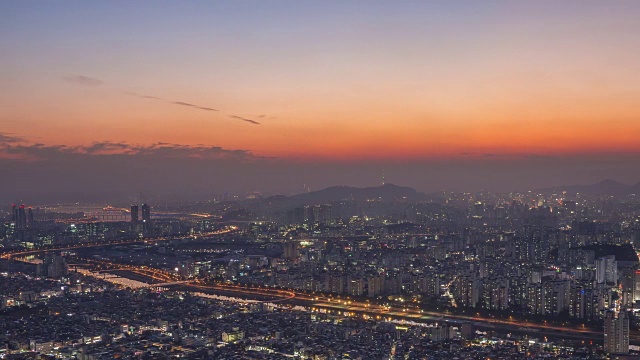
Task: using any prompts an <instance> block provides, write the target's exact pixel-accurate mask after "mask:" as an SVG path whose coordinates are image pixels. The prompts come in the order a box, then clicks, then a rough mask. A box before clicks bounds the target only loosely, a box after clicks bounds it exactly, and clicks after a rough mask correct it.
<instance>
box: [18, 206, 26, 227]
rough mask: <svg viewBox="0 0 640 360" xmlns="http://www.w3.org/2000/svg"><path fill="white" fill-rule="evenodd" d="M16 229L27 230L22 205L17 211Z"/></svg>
mask: <svg viewBox="0 0 640 360" xmlns="http://www.w3.org/2000/svg"><path fill="white" fill-rule="evenodd" d="M16 223H17V227H18V229H20V230H24V229H26V228H27V214H26V213H25V211H24V204H23V205H20V209H18V220H17V221H16Z"/></svg>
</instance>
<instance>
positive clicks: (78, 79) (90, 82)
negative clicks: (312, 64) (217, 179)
mask: <svg viewBox="0 0 640 360" xmlns="http://www.w3.org/2000/svg"><path fill="white" fill-rule="evenodd" d="M62 79H63V80H64V81H66V82H68V83H71V84H76V85H81V86H93V87H95V86H99V85H102V84H104V81H102V80H99V79H95V78H92V77H89V76H84V75H72V76H65V77H63V78H62ZM124 93H125V94H127V95H132V96H136V97H139V98H141V99H149V100H157V101H162V102H165V103H168V104H173V105H179V106H185V107H190V108H194V109H198V110H203V111H220V110H218V109H215V108H212V107H208V106H201V105H198V104H193V103H189V102H185V101H177V100H170V99H165V98H161V97H159V96H153V95H146V94H138V93H133V92H124ZM227 115H228V116H229V117H230V118H232V119H236V120H240V121H244V122H247V123H250V124H253V125H260V122H258V121H256V120H252V119H249V118H245V117H242V116H238V115H230V114H227ZM264 117H266V115H258V118H264ZM0 141H1V138H0Z"/></svg>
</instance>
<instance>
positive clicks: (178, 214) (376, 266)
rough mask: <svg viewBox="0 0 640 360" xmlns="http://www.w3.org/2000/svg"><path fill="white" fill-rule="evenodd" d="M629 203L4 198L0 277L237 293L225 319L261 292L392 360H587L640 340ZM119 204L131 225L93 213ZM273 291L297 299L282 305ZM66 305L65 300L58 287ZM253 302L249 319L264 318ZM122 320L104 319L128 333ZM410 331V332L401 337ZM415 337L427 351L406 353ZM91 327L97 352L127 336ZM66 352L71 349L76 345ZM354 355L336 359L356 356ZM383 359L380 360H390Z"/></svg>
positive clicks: (462, 197)
mask: <svg viewBox="0 0 640 360" xmlns="http://www.w3.org/2000/svg"><path fill="white" fill-rule="evenodd" d="M639 204H640V201H638V199H637V198H636V196H635V194H629V195H623V196H609V195H600V194H589V193H588V192H583V193H580V194H577V193H570V192H565V191H556V190H552V191H543V192H537V193H535V192H525V193H509V194H494V193H486V192H482V193H434V194H422V193H419V192H417V191H415V190H413V189H410V188H406V187H400V186H396V185H392V184H385V185H383V186H379V187H373V188H366V189H361V188H345V187H334V188H329V189H326V190H322V191H319V192H309V193H305V194H301V195H295V196H290V197H283V196H279V197H273V198H270V197H260V196H255V194H253V193H252V194H249V195H247V196H246V199H242V198H236V199H235V200H232V201H229V200H224V201H222V200H213V201H205V202H200V203H190V204H178V205H175V204H174V205H171V204H164V205H163V204H157V205H155V206H154V208H155V209H156V210H155V211H154V213H153V214H152V213H151V211H150V209H151V206H150V205H149V204H143V205H142V212H141V217H140V220H139V221H138V215H137V211H138V207H137V205H133V206H130V208H119V207H118V206H115V205H113V206H101V207H99V206H94V207H91V206H86V207H85V208H84V210H85V211H81V212H78V211H77V210H79V209H80V208H79V207H78V206H76V205H74V206H60V205H58V206H55V207H53V206H41V205H39V206H32V207H31V208H33V209H34V210H33V211H31V212H27V211H24V214H25V215H24V217H25V218H26V219H28V220H22V219H23V215H21V214H22V212H21V211H20V207H17V206H15V207H14V206H11V207H9V209H8V210H9V211H8V212H7V216H6V218H5V219H6V220H5V223H4V226H3V227H2V229H3V232H2V242H1V244H2V249H3V251H4V252H5V253H6V255H4V256H3V259H2V260H0V271H3V272H4V274H5V276H9V278H14V277H16V276H30V277H32V279H35V280H34V281H36V282H37V281H38V280H37V279H47V281H56V282H60V283H61V284H63V288H64V286H72V285H73V286H75V285H74V281H75V280H74V279H81V280H80V282H77V284H81V283H83V282H86V281H89V279H91V278H94V279H96V280H95V281H99V282H102V283H104V284H109V285H108V287H116V288H120V289H121V290H119V291H125V292H128V294H129V295H127V296H131V297H132V299H137V298H139V296H140V295H139V292H140V291H143V292H144V291H146V290H147V289H149V287H151V289H154V288H158V289H162V290H163V291H164V293H165V294H166V296H169V297H173V296H183V295H180V294H189V296H195V298H193V299H194V301H196V303H197V302H198V301H197V300H196V299H197V297H198V296H200V295H197V294H198V293H200V292H201V291H205V292H208V293H210V294H211V296H218V295H220V296H229V297H230V298H232V299H233V300H229V301H231V302H230V303H229V305H225V304H226V303H225V301H223V302H222V303H220V304H219V305H218V306H221V309H222V310H221V311H226V310H223V309H225V308H226V307H227V306H231V308H233V307H234V306H237V305H232V304H251V301H255V300H256V299H257V300H258V301H266V302H265V304H266V303H270V301H271V300H269V299H272V301H276V300H278V301H276V302H274V303H273V304H272V305H268V306H270V307H271V308H270V309H271V310H269V311H270V312H271V313H272V312H273V311H274V309H277V310H276V312H283V313H282V316H285V317H286V316H288V315H286V314H287V313H288V312H291V314H292V315H291V316H294V314H297V315H295V316H296V317H298V320H296V321H298V322H300V324H302V323H303V320H302V319H307V320H304V321H311V323H310V324H312V323H313V321H321V322H322V321H330V322H333V323H336V321H338V322H337V323H340V324H347V323H349V324H351V322H353V321H356V323H352V325H353V326H356V327H355V330H354V329H352V328H351V327H349V326H352V325H349V326H347V327H346V328H344V329H342V330H339V331H338V333H342V332H343V331H346V332H347V333H349V334H351V335H353V336H360V335H356V334H360V331H362V330H358V329H366V328H367V327H368V326H374V325H373V324H378V323H379V325H375V327H378V326H382V328H384V326H388V329H391V330H390V331H391V333H389V334H390V335H389V336H390V337H389V338H388V339H389V340H390V341H391V342H390V343H389V344H390V346H391V347H390V348H384V347H383V348H380V349H382V350H381V351H382V353H387V352H388V354H392V353H393V352H394V351H395V352H396V353H397V354H400V353H402V354H405V355H406V354H413V353H415V354H423V355H425V356H427V355H428V354H430V353H431V352H434V351H441V352H443V351H444V352H446V351H449V350H445V348H443V347H442V346H441V344H442V342H444V343H447V344H451V345H448V346H449V347H448V349H451V346H454V345H453V344H455V348H456V349H457V350H456V351H467V350H464V349H466V347H469V346H471V347H473V348H474V349H476V350H477V351H480V352H482V351H489V353H493V352H496V351H497V353H495V354H503V355H502V356H503V358H509V357H510V356H516V357H519V356H520V355H523V356H524V355H525V353H528V354H532V353H535V354H539V355H540V356H548V355H549V354H551V355H553V356H560V355H562V356H565V357H566V358H572V357H575V358H580V357H581V356H582V355H579V354H581V353H582V352H584V351H586V353H588V354H590V355H589V356H591V357H593V356H596V357H597V356H614V357H615V356H617V357H620V356H627V357H628V356H629V355H628V354H629V353H630V352H631V353H632V354H633V353H635V352H634V351H635V350H634V349H638V348H637V347H636V346H638V345H640V336H638V333H637V331H638V330H637V329H638V328H637V315H636V314H637V311H638V309H639V308H640V305H639V304H640V264H639V261H638V255H637V252H636V248H637V246H638V245H640V225H639V224H640V206H639ZM22 208H23V209H26V208H27V207H26V206H25V207H22ZM113 211H123V212H125V213H127V214H128V216H124V217H123V216H118V217H107V216H103V215H102V212H108V213H111V212H113ZM27 214H33V215H32V218H31V217H30V216H29V215H27ZM29 219H30V220H29ZM121 219H122V220H121ZM21 222H22V223H25V222H26V224H27V225H28V226H25V227H24V228H25V229H24V230H25V231H19V230H20V229H22V228H23V226H21V225H20V223H21ZM96 245H98V246H96ZM56 248H57V249H59V250H53V251H46V252H44V251H42V250H46V249H56ZM40 249H42V250H40ZM25 251H27V252H26V253H25ZM29 251H30V252H29ZM20 254H24V255H20ZM29 254H32V255H29ZM20 274H25V275H20ZM79 276H81V277H79ZM89 283H90V281H89ZM154 283H155V284H164V285H153V284H154ZM34 284H35V283H34ZM65 284H66V285H65ZM154 286H155V287H154ZM198 286H200V287H202V288H201V289H200V288H198ZM220 286H240V288H238V289H254V290H238V289H236V288H220ZM103 289H104V285H103ZM198 289H200V290H198ZM234 289H235V290H234ZM234 291H235V292H234ZM239 291H240V293H238V292H239ZM247 291H249V292H247ZM277 291H285V292H287V291H288V293H286V294H291V295H290V296H289V295H287V296H286V299H280V298H279V296H280V295H279V293H277ZM31 292H33V294H32V293H31ZM15 294H16V295H11V296H8V297H7V296H5V297H4V300H2V301H3V304H4V307H5V310H4V311H5V313H6V314H7V316H13V315H11V314H13V313H14V311H17V312H16V313H15V314H20V312H19V311H20V310H19V309H21V308H22V307H24V306H27V307H33V306H35V305H34V304H36V303H43V304H47V303H48V302H49V300H47V299H48V298H47V297H44V298H43V297H42V296H41V295H38V294H39V293H38V292H37V291H36V290H34V288H30V287H25V288H23V289H21V292H18V293H15ZM20 294H22V295H20ZM25 294H31V295H25ZM46 294H48V293H46ZM123 294H124V293H123ZM136 294H138V295H136ZM314 294H315V295H314ZM59 296H63V297H67V296H69V295H68V293H67V291H63V292H61V293H59ZM82 296H85V295H82ZM270 296H271V298H270ZM274 296H275V297H274ZM24 299H26V301H25V300H24ZM33 301H35V303H33ZM136 301H137V300H136ZM273 306H275V308H273ZM13 309H15V310H13ZM260 309H261V310H260V311H258V312H257V313H256V315H255V316H258V315H257V314H262V313H263V311H264V308H260ZM251 311H253V310H251ZM269 311H268V312H267V313H269ZM317 311H322V312H321V314H325V315H322V316H329V317H328V318H326V319H325V320H318V319H321V318H322V317H321V318H318V315H314V314H316V313H317ZM250 313H252V312H250ZM304 313H306V314H307V315H304V316H303V315H302V314H304ZM251 316H254V315H251ZM260 316H262V315H260ZM273 316H275V315H273ZM300 316H303V317H302V318H300ZM305 316H306V317H305ZM309 316H310V317H309ZM313 319H316V320H313ZM328 319H333V320H328ZM110 321H112V322H113V321H114V320H110ZM154 321H155V323H151V324H150V325H149V324H148V325H145V326H151V327H150V328H149V329H158V325H156V324H157V323H158V321H160V320H157V319H156V320H154ZM162 321H164V320H162ZM184 321H186V319H185V320H184ZM184 321H183V325H182V326H183V327H184V326H185V323H184ZM252 321H253V320H252ZM256 321H257V320H256ZM344 321H348V322H346V323H344ZM362 321H364V322H363V323H361V324H360V325H355V324H357V323H358V322H362ZM120 322H122V321H115V323H114V326H115V325H117V326H118V327H122V326H124V325H125V324H124V323H120ZM337 323H336V324H337ZM520 323H526V324H527V325H526V326H525V327H524V328H523V327H522V326H518V324H520ZM365 324H369V325H366V326H365ZM384 324H387V325H384ZM126 325H127V326H129V324H126ZM211 326H213V327H206V328H198V327H194V328H192V331H195V332H196V333H197V334H200V333H201V334H208V333H209V332H210V331H211V330H212V329H222V330H224V331H223V332H222V333H219V335H216V336H217V337H218V340H216V342H215V343H216V344H217V341H220V342H221V343H222V344H245V347H244V348H243V349H244V350H243V351H248V350H247V349H254V350H250V351H267V352H268V353H271V354H272V355H273V354H276V353H277V352H278V351H281V352H282V351H283V350H282V349H281V350H276V348H274V347H273V346H272V345H273V344H272V343H270V345H267V344H266V343H263V344H261V345H256V344H255V339H257V338H256V337H255V336H252V335H250V333H251V330H250V329H249V328H246V327H245V328H243V327H239V326H237V324H235V325H234V324H233V323H231V324H229V326H228V327H226V325H225V326H222V325H220V326H222V327H220V326H217V325H211ZM308 326H312V325H308ZM337 326H338V327H340V326H345V325H337ZM362 326H365V327H364V328H361V327H362ZM406 326H408V328H407V329H408V330H398V329H399V328H403V327H406ZM312 327H313V326H312ZM413 327H416V328H415V329H414V328H413ZM393 328H395V329H396V330H392V329H393ZM336 329H337V328H336ZM349 329H351V330H349ZM153 331H157V330H153ZM270 331H272V332H270V333H269V334H271V335H270V336H273V332H280V334H281V335H280V336H281V337H280V339H281V340H280V341H282V340H283V339H285V338H286V337H282V334H283V333H286V331H287V326H285V327H282V328H278V327H276V328H274V329H273V330H270ZM304 331H312V330H310V328H307V330H304ZM323 331H324V330H323ZM332 331H333V330H332ZM366 331H369V330H366ZM366 331H365V333H366ZM405 331H406V332H405ZM425 331H427V334H429V335H426V339H428V340H427V343H428V344H427V345H426V346H425V345H421V346H420V347H416V344H417V343H416V341H418V340H417V339H424V338H425V335H424V334H425V333H424V332H425ZM327 334H329V333H327ZM363 334H364V333H363ZM391 334H393V335H391ZM403 334H406V335H403ZM489 334H490V336H491V337H488V336H489ZM99 335H100V336H101V339H102V340H100V341H103V342H104V341H106V343H112V342H113V341H118V342H121V341H122V339H121V338H120V340H116V338H110V340H108V341H107V340H105V335H106V334H105V333H101V334H99ZM351 335H350V336H351ZM95 336H98V335H95ZM195 336H196V337H198V336H201V335H195ZM332 336H338V335H337V334H336V335H332ZM342 336H346V335H339V336H338V338H341V337H342ZM367 336H370V335H367ZM373 336H377V335H373ZM384 336H387V335H384ZM415 336H418V337H417V338H414V337H415ZM174 337H175V336H174ZM267 338H269V337H267ZM267 338H265V339H267ZM405 338H406V341H409V342H410V343H412V344H413V345H411V346H409V347H408V348H407V350H406V351H408V352H405V350H404V346H406V345H402V346H400V341H401V339H405ZM247 339H253V340H251V341H249V340H247ZM412 339H413V340H412ZM489 339H500V340H499V344H502V345H500V346H507V347H505V348H501V347H500V346H498V347H496V344H493V345H491V347H490V348H489V347H488V346H489V345H488V343H486V342H485V341H488V340H489ZM528 339H536V340H534V341H535V342H533V343H532V342H530V340H528ZM540 339H542V340H540ZM31 340H33V339H27V338H14V340H12V341H18V343H19V342H20V341H24V342H25V343H26V342H29V341H31ZM38 341H45V342H46V341H61V340H60V339H58V340H56V339H44V338H43V339H41V340H36V344H37V343H38ZM404 341H405V340H402V342H404ZM420 341H423V340H420ZM537 341H542V343H541V344H540V345H539V346H540V348H539V349H538V350H532V348H531V346H533V345H531V344H534V345H535V346H538V345H536V344H538V343H537ZM81 343H82V342H81ZM106 343H105V344H106ZM525 343H527V344H528V345H527V347H526V348H525V346H524V344H525ZM75 344H76V345H72V346H71V347H72V348H77V347H78V346H80V345H79V343H75ZM99 344H100V342H95V341H94V344H93V345H91V348H93V349H100V346H101V345H99ZM195 344H196V345H195V346H194V348H193V349H192V350H194V353H197V352H198V349H203V350H204V349H205V348H207V349H208V350H207V353H208V354H209V355H207V356H211V355H210V354H213V353H216V351H219V350H215V351H214V352H213V353H211V351H213V350H212V349H211V348H208V345H206V344H200V343H198V342H196V343H195ZM198 344H199V345H198ZM250 344H252V345H250ZM354 344H355V343H354ZM393 344H395V345H393ZM507 344H510V345H507ZM163 346H164V345H163ZM171 346H172V347H170V348H175V346H176V345H175V344H174V345H171ZM212 346H213V345H212ZM394 346H395V348H394ZM80 347H82V346H80ZM32 348H33V346H31V347H30V351H33V349H32ZM162 348H163V347H162V346H160V348H159V351H162V350H161V349H162ZM214 348H220V347H219V345H215V346H214ZM400 348H402V349H403V350H400ZM436 348H437V349H438V350H436ZM36 349H37V346H36ZM227 349H229V348H228V347H227ZM234 349H235V350H234V351H240V350H239V348H234ZM255 349H258V350H255ZM259 349H263V350H259ZM264 349H270V350H264ZM348 349H349V348H345V349H344V351H346V352H350V351H353V349H352V350H348ZM392 349H395V350H392ZM410 349H413V350H410ZM417 349H422V350H417ZM272 350H273V352H271V351H272ZM372 350H373V349H372ZM469 350H470V349H469ZM5 351H7V352H11V353H16V352H17V353H21V352H24V351H26V348H22V347H20V346H18V345H15V346H14V345H11V346H5ZM287 351H291V350H287ZM287 351H283V354H288V355H291V356H298V357H301V358H304V357H305V356H307V355H309V354H308V353H305V351H306V350H305V351H300V350H294V351H293V352H287ZM341 351H342V350H341ZM421 351H423V352H421ZM72 352H73V350H72ZM444 352H443V353H442V354H444ZM188 353H191V352H190V351H188ZM382 353H377V354H378V355H379V356H382V355H381V354H382ZM434 353H435V352H434ZM105 354H106V353H105ZM302 354H306V355H302ZM354 354H356V353H354ZM388 354H387V355H384V356H382V357H383V358H396V357H397V356H396V357H393V356H392V355H388ZM507 354H510V355H507ZM514 354H520V355H514ZM544 354H547V355H544ZM598 354H600V355H598ZM606 354H610V355H606ZM625 354H626V355H625ZM288 355H287V356H288ZM378 355H376V356H378ZM75 356H76V357H78V358H80V357H79V355H78V353H76V354H75ZM83 356H84V355H83ZM105 356H106V355H105ZM194 356H195V355H194ZM273 356H274V357H275V358H277V356H276V355H273ZM283 356H284V355H283ZM314 356H316V355H314ZM317 356H320V355H319V354H318V355H317ZM325 356H328V357H327V358H332V356H333V357H335V356H336V354H334V355H328V354H325ZM360 356H363V355H360ZM398 356H400V355H398ZM403 356H404V355H403ZM415 356H418V355H415ZM430 356H431V355H430ZM432 356H435V358H437V356H436V355H432ZM473 356H475V355H473ZM532 356H533V355H532ZM307 357H310V355H309V356H307ZM96 358H100V357H99V356H98V357H96ZM320 358H322V356H320ZM376 358H377V357H376ZM472 358H473V357H472Z"/></svg>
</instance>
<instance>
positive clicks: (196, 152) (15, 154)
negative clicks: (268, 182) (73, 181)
mask: <svg viewBox="0 0 640 360" xmlns="http://www.w3.org/2000/svg"><path fill="white" fill-rule="evenodd" d="M87 156H115V157H144V158H155V159H202V160H206V159H209V160H214V159H218V160H223V159H233V160H255V159H258V158H260V157H259V156H255V155H253V154H252V153H251V152H250V151H249V150H236V149H225V148H222V147H220V146H210V145H183V144H172V143H165V142H158V143H154V144H151V145H134V144H129V143H126V142H112V141H101V142H95V143H92V144H90V145H81V146H65V145H44V144H31V145H25V144H19V143H16V144H8V143H5V144H3V145H2V144H0V158H4V159H16V160H27V161H42V160H46V161H51V160H55V159H72V158H75V157H87Z"/></svg>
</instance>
